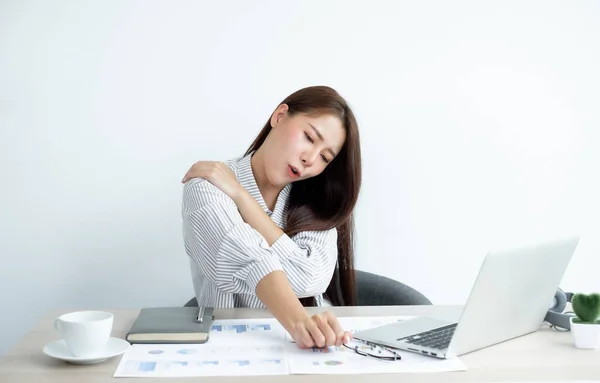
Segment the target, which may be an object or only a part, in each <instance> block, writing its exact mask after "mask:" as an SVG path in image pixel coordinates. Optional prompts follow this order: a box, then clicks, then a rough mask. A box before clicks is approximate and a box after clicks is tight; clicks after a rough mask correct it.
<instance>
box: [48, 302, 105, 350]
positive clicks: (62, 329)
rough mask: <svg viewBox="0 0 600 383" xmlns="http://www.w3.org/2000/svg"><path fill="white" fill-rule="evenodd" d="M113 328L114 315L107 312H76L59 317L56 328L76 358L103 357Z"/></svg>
mask: <svg viewBox="0 0 600 383" xmlns="http://www.w3.org/2000/svg"><path fill="white" fill-rule="evenodd" d="M112 326H113V314H111V313H109V312H105V311H76V312H72V313H68V314H64V315H61V316H59V317H58V318H56V319H55V320H54V328H55V329H56V330H57V331H58V332H59V333H60V334H61V335H62V337H63V339H64V340H65V343H66V344H67V347H69V350H70V351H71V353H72V354H73V356H76V357H84V358H85V357H94V356H99V355H101V354H102V353H103V352H104V351H105V349H106V345H107V343H108V339H109V338H110V333H111V331H112Z"/></svg>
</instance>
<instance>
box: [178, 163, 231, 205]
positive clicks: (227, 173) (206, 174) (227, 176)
mask: <svg viewBox="0 0 600 383" xmlns="http://www.w3.org/2000/svg"><path fill="white" fill-rule="evenodd" d="M192 178H204V179H205V180H207V181H208V182H210V183H211V184H213V185H215V186H216V187H218V188H219V189H221V190H222V191H223V193H225V194H227V195H228V196H229V197H230V198H234V197H235V196H236V195H237V194H238V193H239V192H240V190H241V189H242V185H240V183H239V182H238V180H237V178H236V177H235V174H233V172H232V171H231V169H230V168H229V167H228V166H227V165H225V164H224V163H223V162H216V161H198V162H196V163H195V164H194V165H192V167H191V168H190V170H188V172H187V173H186V174H185V176H184V177H183V180H182V181H181V183H186V182H187V181H189V180H191V179H192Z"/></svg>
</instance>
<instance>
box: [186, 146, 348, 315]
mask: <svg viewBox="0 0 600 383" xmlns="http://www.w3.org/2000/svg"><path fill="white" fill-rule="evenodd" d="M251 156H252V154H249V155H247V156H244V157H241V158H237V159H234V160H230V161H227V162H226V164H227V166H229V168H230V169H232V170H233V172H234V174H235V176H236V177H237V179H238V181H239V182H240V184H241V185H242V187H244V189H246V190H247V191H248V192H249V193H250V194H251V195H252V197H254V199H255V200H256V201H257V202H258V204H259V205H260V206H261V207H262V209H263V210H264V211H265V213H266V214H267V215H269V217H270V218H271V219H272V220H273V222H275V224H276V225H277V226H279V227H280V228H282V229H283V228H284V226H285V222H286V218H287V205H288V204H287V202H288V198H289V195H290V190H291V188H292V185H291V184H289V185H287V186H285V187H284V188H283V189H282V190H281V192H280V193H279V195H278V197H277V201H276V204H275V207H274V209H273V211H271V210H269V209H268V208H267V205H266V204H265V201H264V200H263V197H262V195H261V193H260V190H259V189H258V186H257V184H256V180H255V178H254V174H253V172H252V166H251V162H250V160H251ZM182 217H183V238H184V245H185V250H186V252H187V254H188V256H189V259H190V266H191V273H192V281H193V284H194V291H195V294H196V299H197V300H198V305H202V306H208V307H253V308H262V307H264V305H263V304H262V302H261V301H260V300H259V299H258V297H257V296H256V292H255V291H256V285H257V284H258V282H260V280H261V279H262V278H263V277H265V276H266V275H268V274H269V273H271V272H273V271H276V270H282V271H283V272H285V274H286V275H287V278H288V280H289V282H290V284H291V286H292V289H293V291H294V293H295V294H296V296H297V297H298V298H303V297H315V300H316V302H317V305H318V306H324V305H328V302H326V301H325V300H324V299H323V295H322V294H323V293H324V292H325V290H326V289H327V287H328V286H329V282H330V281H331V278H332V275H333V271H334V268H335V266H336V263H337V231H336V229H335V228H333V229H330V230H326V231H304V232H300V233H297V234H296V235H294V236H293V237H289V236H288V235H286V234H283V235H282V236H281V237H279V238H278V239H277V240H276V241H275V242H274V243H273V244H272V245H271V246H269V245H268V243H267V241H266V240H265V238H264V237H263V236H262V235H261V234H260V233H259V232H258V231H256V230H255V229H254V228H252V227H251V226H250V225H248V224H247V223H245V222H244V220H243V218H242V216H241V214H240V212H239V211H238V209H237V206H236V204H235V203H234V202H233V200H232V199H231V198H230V197H229V196H228V195H226V194H225V193H223V192H222V191H221V190H220V189H219V188H217V187H216V186H214V185H213V184H211V183H210V182H208V181H206V180H204V179H202V178H194V179H191V180H189V181H188V182H186V184H185V185H184V190H183V206H182Z"/></svg>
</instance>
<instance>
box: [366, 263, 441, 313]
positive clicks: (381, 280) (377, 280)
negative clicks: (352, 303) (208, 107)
mask: <svg viewBox="0 0 600 383" xmlns="http://www.w3.org/2000/svg"><path fill="white" fill-rule="evenodd" d="M356 295H357V296H356V305H357V306H411V305H430V304H431V301H430V300H429V299H427V297H426V296H425V295H423V294H421V293H420V292H419V291H417V290H415V289H413V288H412V287H410V286H408V285H405V284H404V283H401V282H398V281H396V280H394V279H391V278H388V277H384V276H382V275H377V274H373V273H369V272H367V271H361V270H356Z"/></svg>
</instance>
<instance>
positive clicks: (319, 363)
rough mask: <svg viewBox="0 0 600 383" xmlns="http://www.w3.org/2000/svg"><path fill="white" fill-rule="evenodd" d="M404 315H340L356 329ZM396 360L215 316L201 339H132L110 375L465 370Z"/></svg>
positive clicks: (408, 357) (259, 322)
mask: <svg viewBox="0 0 600 383" xmlns="http://www.w3.org/2000/svg"><path fill="white" fill-rule="evenodd" d="M408 318H410V317H400V316H394V317H341V318H338V320H339V321H340V324H341V325H342V327H343V328H345V329H347V330H348V331H352V332H356V331H360V330H364V329H368V328H373V327H377V326H382V325H385V324H388V323H393V322H398V321H401V320H405V319H408ZM398 353H399V354H401V356H402V359H401V360H398V361H387V360H380V359H376V358H373V357H369V356H361V355H359V354H357V353H356V352H355V351H354V350H350V349H347V348H345V347H343V346H342V347H339V348H336V347H332V348H329V349H319V348H313V349H308V350H302V349H300V348H298V347H297V346H296V345H295V344H294V343H292V338H291V336H290V335H289V334H288V333H287V331H285V329H284V328H283V327H282V326H281V325H280V324H279V322H277V320H276V319H273V318H268V319H235V320H216V321H214V323H213V326H212V329H211V333H210V339H209V341H208V342H207V343H205V344H156V345H152V344H134V345H132V346H131V347H130V348H129V349H128V350H127V351H126V352H125V354H123V357H122V358H121V361H120V363H119V366H118V367H117V369H116V371H115V374H114V376H115V377H194V376H235V375H289V374H358V373H390V372H442V371H460V370H466V367H465V366H464V365H463V364H462V362H460V360H459V359H450V360H439V359H435V358H431V357H427V356H421V355H419V354H414V353H410V352H401V351H399V352H398Z"/></svg>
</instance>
